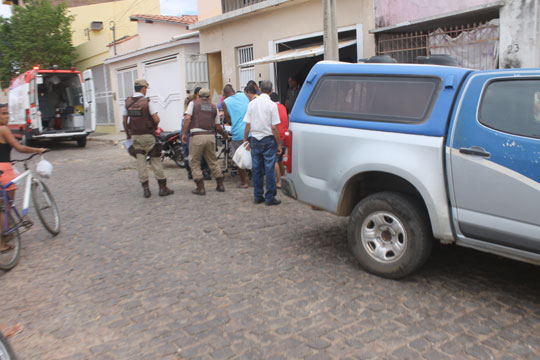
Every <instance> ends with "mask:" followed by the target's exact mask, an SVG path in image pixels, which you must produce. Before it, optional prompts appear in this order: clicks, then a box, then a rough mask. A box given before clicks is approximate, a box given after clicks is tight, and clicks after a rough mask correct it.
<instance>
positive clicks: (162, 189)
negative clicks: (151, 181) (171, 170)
mask: <svg viewBox="0 0 540 360" xmlns="http://www.w3.org/2000/svg"><path fill="white" fill-rule="evenodd" d="M158 185H159V196H167V195H171V194H174V191H172V190H171V189H169V188H168V187H167V179H161V180H158Z"/></svg>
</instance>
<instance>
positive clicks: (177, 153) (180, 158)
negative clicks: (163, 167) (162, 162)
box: [171, 143, 186, 169]
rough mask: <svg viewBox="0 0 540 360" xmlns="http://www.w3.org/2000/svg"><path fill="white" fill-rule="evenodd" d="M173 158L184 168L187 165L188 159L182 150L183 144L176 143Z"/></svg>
mask: <svg viewBox="0 0 540 360" xmlns="http://www.w3.org/2000/svg"><path fill="white" fill-rule="evenodd" d="M172 150H173V151H172V154H171V155H172V159H173V160H174V162H175V163H176V165H178V167H180V168H182V169H184V168H185V167H186V161H185V159H184V152H183V151H182V145H180V144H178V143H175V144H174V145H173V146H172Z"/></svg>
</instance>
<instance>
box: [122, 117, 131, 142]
mask: <svg viewBox="0 0 540 360" xmlns="http://www.w3.org/2000/svg"><path fill="white" fill-rule="evenodd" d="M123 123H124V131H125V132H126V137H127V138H128V139H131V134H130V133H129V126H128V116H127V115H124V116H123Z"/></svg>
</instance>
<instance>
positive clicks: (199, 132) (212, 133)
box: [189, 130, 214, 136]
mask: <svg viewBox="0 0 540 360" xmlns="http://www.w3.org/2000/svg"><path fill="white" fill-rule="evenodd" d="M189 135H190V136H195V135H214V131H213V130H208V131H195V132H191V133H189Z"/></svg>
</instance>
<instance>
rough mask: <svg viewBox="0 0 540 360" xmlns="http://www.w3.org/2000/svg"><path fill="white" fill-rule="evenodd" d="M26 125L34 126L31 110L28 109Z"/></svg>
mask: <svg viewBox="0 0 540 360" xmlns="http://www.w3.org/2000/svg"><path fill="white" fill-rule="evenodd" d="M26 123H27V124H28V125H32V119H31V118H30V109H26Z"/></svg>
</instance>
